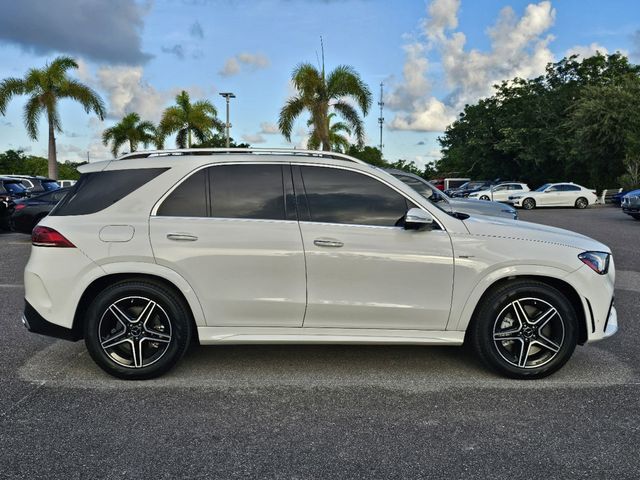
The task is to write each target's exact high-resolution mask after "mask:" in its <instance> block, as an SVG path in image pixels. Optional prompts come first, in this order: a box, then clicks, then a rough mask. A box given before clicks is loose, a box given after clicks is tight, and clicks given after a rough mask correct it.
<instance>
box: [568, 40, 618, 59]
mask: <svg viewBox="0 0 640 480" xmlns="http://www.w3.org/2000/svg"><path fill="white" fill-rule="evenodd" d="M598 52H600V53H602V54H603V55H607V54H608V53H609V50H607V48H606V47H603V46H602V45H599V44H597V43H595V42H593V43H592V44H591V45H576V46H575V47H571V48H570V49H569V50H567V53H566V56H567V57H568V56H570V55H580V59H581V60H582V59H585V58H589V57H592V56H594V55H595V54H596V53H598Z"/></svg>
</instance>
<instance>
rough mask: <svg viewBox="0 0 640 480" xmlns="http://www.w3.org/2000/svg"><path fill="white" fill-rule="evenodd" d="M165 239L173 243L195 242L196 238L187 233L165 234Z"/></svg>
mask: <svg viewBox="0 0 640 480" xmlns="http://www.w3.org/2000/svg"><path fill="white" fill-rule="evenodd" d="M167 239H169V240H173V241H175V242H195V241H196V240H198V237H196V236H195V235H190V234H188V233H167Z"/></svg>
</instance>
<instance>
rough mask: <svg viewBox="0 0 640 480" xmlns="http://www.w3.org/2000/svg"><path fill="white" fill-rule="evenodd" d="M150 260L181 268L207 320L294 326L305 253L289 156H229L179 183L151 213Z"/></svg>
mask: <svg viewBox="0 0 640 480" xmlns="http://www.w3.org/2000/svg"><path fill="white" fill-rule="evenodd" d="M150 234H151V243H152V246H153V251H154V255H155V257H156V261H157V262H158V263H159V264H162V265H165V266H167V267H169V268H171V269H173V270H175V271H177V272H178V273H179V274H180V275H182V276H183V277H184V278H185V279H186V280H187V281H188V282H189V284H190V285H191V287H192V288H193V290H194V291H195V293H196V295H197V296H198V299H199V300H200V303H201V305H202V307H203V310H204V313H205V317H206V321H207V324H208V325H210V326H220V325H233V326H257V327H300V326H302V320H303V317H304V311H305V305H306V277H305V259H304V252H303V249H302V238H301V235H300V228H299V226H298V222H297V219H296V213H295V199H294V196H293V185H292V180H291V168H290V166H289V165H288V164H286V165H281V164H264V163H260V164H247V163H242V164H227V165H216V166H211V167H208V168H204V169H201V170H199V171H197V172H195V173H193V174H192V175H191V176H190V177H189V178H187V179H186V180H185V181H183V182H182V183H181V184H179V185H178V186H177V187H176V188H175V189H174V190H173V191H172V192H171V193H170V194H169V195H168V196H167V197H166V198H165V199H164V201H163V202H162V203H161V204H160V205H159V207H158V208H157V210H156V212H155V214H153V215H152V216H151V219H150Z"/></svg>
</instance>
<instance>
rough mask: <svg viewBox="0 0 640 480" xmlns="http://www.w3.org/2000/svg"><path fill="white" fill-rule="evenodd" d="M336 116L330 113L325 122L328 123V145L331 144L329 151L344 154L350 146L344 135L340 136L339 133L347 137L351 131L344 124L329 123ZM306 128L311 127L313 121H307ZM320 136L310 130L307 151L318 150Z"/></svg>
mask: <svg viewBox="0 0 640 480" xmlns="http://www.w3.org/2000/svg"><path fill="white" fill-rule="evenodd" d="M335 116H336V114H335V113H333V112H331V113H330V114H329V116H328V117H327V121H328V122H329V143H330V144H331V150H332V151H334V152H341V153H342V152H346V151H347V150H348V149H349V147H350V146H351V144H350V143H349V139H348V138H347V137H345V136H344V135H341V132H344V133H346V134H347V135H351V129H350V128H349V127H348V126H347V124H346V123H344V122H334V123H331V120H332V119H333V118H334V117H335ZM307 126H309V127H313V121H312V120H309V121H308V122H307ZM320 143H321V141H320V135H318V131H317V130H316V129H315V127H313V129H312V130H311V136H310V137H309V140H308V141H307V148H308V149H309V150H318V149H319V148H320Z"/></svg>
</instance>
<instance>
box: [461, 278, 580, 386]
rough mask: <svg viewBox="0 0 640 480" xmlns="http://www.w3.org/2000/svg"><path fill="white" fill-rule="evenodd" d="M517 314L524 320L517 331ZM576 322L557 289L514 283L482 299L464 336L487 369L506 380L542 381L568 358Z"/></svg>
mask: <svg viewBox="0 0 640 480" xmlns="http://www.w3.org/2000/svg"><path fill="white" fill-rule="evenodd" d="M515 302H517V304H516V303H515ZM516 308H518V312H516ZM553 311H555V313H553ZM544 313H547V317H544V316H543V315H544ZM518 315H520V317H522V316H525V317H527V318H526V319H525V321H524V322H522V324H521V325H520V330H519V331H517V330H518V327H519V325H518V322H519V321H520V320H519V318H520V317H518ZM545 320H546V322H545ZM534 322H535V323H534ZM577 322H578V320H577V316H576V313H575V311H574V309H573V306H572V305H571V303H570V302H569V301H568V300H567V298H566V297H565V296H564V295H563V294H562V293H561V292H560V291H558V290H557V289H555V288H553V287H551V286H549V285H547V284H544V283H541V282H536V281H532V280H514V281H512V282H509V283H507V284H505V285H502V286H501V287H499V288H497V289H495V290H494V291H492V292H490V293H489V295H487V296H486V297H485V298H484V300H483V303H482V305H480V308H479V310H478V311H477V314H476V316H475V318H474V319H473V321H472V323H471V325H470V326H469V331H468V336H467V338H468V341H469V342H470V344H471V345H470V346H471V347H472V348H473V350H475V352H476V353H477V354H478V356H479V357H480V358H481V359H482V360H483V361H484V362H485V363H486V364H487V365H488V366H489V367H490V368H492V369H493V370H495V371H497V372H499V373H501V374H503V375H505V376H507V377H511V378H518V379H535V378H542V377H546V376H547V375H551V374H552V373H554V372H556V371H557V370H558V369H560V368H561V367H562V366H563V365H564V364H565V363H567V361H568V360H569V358H570V357H571V355H572V354H573V351H574V350H575V348H576V344H577V340H578V323H577ZM522 325H524V327H523V326H522ZM536 325H539V326H536ZM505 339H506V340H505ZM556 347H557V349H556ZM554 349H556V350H555V351H554ZM523 359H524V361H523Z"/></svg>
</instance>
